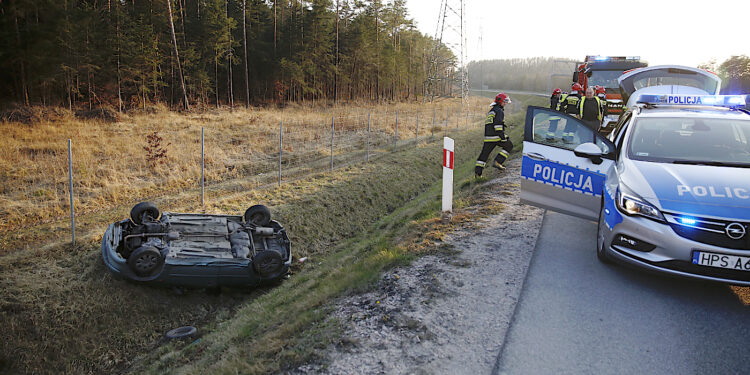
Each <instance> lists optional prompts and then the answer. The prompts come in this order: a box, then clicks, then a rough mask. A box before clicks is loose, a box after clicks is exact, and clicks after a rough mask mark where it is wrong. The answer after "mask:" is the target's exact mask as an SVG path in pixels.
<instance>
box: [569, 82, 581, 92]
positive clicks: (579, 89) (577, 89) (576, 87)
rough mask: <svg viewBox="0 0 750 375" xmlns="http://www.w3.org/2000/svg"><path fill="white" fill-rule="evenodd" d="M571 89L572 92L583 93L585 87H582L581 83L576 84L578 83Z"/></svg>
mask: <svg viewBox="0 0 750 375" xmlns="http://www.w3.org/2000/svg"><path fill="white" fill-rule="evenodd" d="M570 89H571V90H572V91H578V92H581V91H583V86H581V84H580V83H578V82H576V83H574V84H573V87H571V88H570Z"/></svg>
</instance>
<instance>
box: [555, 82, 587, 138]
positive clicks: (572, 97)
mask: <svg viewBox="0 0 750 375" xmlns="http://www.w3.org/2000/svg"><path fill="white" fill-rule="evenodd" d="M582 90H583V86H581V84H580V83H578V82H576V83H574V84H573V86H572V87H571V88H570V94H567V95H563V96H562V97H561V98H560V103H559V104H558V105H557V110H558V111H560V112H562V113H567V114H569V115H571V116H576V117H577V116H578V102H580V101H581V91H582ZM574 135H575V129H574V126H573V125H572V124H571V123H570V122H566V123H565V129H563V134H562V139H563V142H565V143H572V142H573V136H574Z"/></svg>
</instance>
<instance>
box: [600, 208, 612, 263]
mask: <svg viewBox="0 0 750 375" xmlns="http://www.w3.org/2000/svg"><path fill="white" fill-rule="evenodd" d="M604 225H606V223H605V222H604V201H602V208H601V210H599V222H598V224H597V226H596V257H597V259H599V261H600V262H602V263H605V264H611V263H612V260H611V259H609V256H608V255H607V252H606V251H605V249H604V246H605V244H604V232H603V229H604Z"/></svg>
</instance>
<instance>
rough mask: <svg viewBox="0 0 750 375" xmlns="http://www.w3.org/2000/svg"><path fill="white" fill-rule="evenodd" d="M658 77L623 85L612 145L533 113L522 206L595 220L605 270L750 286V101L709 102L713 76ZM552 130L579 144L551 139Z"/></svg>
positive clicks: (576, 124) (547, 114) (713, 98)
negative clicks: (620, 267) (630, 268)
mask: <svg viewBox="0 0 750 375" xmlns="http://www.w3.org/2000/svg"><path fill="white" fill-rule="evenodd" d="M657 68H658V69H654V68H646V70H644V71H643V72H640V74H641V76H640V79H643V80H645V81H647V82H640V83H637V82H636V83H637V84H635V85H634V84H633V81H637V80H638V79H639V78H638V76H639V72H638V71H636V72H633V73H632V74H626V75H624V76H622V77H621V78H620V87H621V91H623V99H624V100H625V101H626V102H627V103H628V110H627V112H626V113H625V114H623V116H622V117H621V118H620V119H619V121H618V123H617V125H616V128H615V130H614V131H613V132H612V133H611V134H610V135H609V137H608V138H604V137H603V136H601V135H600V134H598V132H596V131H595V130H594V129H590V128H588V127H586V126H585V125H584V124H582V123H581V122H580V121H579V120H577V119H575V118H573V117H570V116H566V115H562V114H560V113H557V112H554V111H551V110H549V109H547V108H541V107H529V108H528V112H527V117H526V133H525V139H524V149H523V161H522V177H523V180H522V184H521V200H522V202H524V203H527V204H532V205H535V206H540V207H543V208H547V209H550V210H554V211H558V212H562V213H566V214H570V215H575V216H579V217H583V218H587V219H591V220H598V233H597V249H596V254H597V256H598V258H599V259H600V260H602V261H604V262H608V261H612V260H614V261H619V262H623V263H627V264H630V265H634V266H637V267H642V268H645V269H648V270H652V271H658V272H663V273H667V274H671V275H676V276H685V277H692V278H698V279H703V280H710V281H718V282H724V283H730V284H735V285H743V286H750V233H748V232H749V231H750V112H748V111H747V109H745V108H746V103H745V99H746V97H745V96H717V95H713V94H715V93H716V91H718V87H719V82H718V77H715V75H712V74H709V73H707V72H705V71H698V70H697V69H694V68H686V67H657ZM655 77H656V78H655ZM648 82H657V83H664V82H668V83H671V84H669V85H648V84H647V83H648ZM551 122H563V123H564V124H556V126H555V127H556V128H558V129H562V128H567V129H568V130H572V129H574V130H573V131H574V133H575V134H576V136H575V138H574V139H573V140H572V141H570V140H569V139H566V141H567V142H565V141H563V140H562V139H561V138H560V139H558V138H555V139H552V140H549V139H548V138H547V137H546V136H545V135H546V133H547V129H549V127H550V123H551Z"/></svg>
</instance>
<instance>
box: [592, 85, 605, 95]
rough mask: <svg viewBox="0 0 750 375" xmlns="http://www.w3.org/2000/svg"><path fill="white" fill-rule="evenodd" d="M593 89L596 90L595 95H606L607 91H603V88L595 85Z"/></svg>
mask: <svg viewBox="0 0 750 375" xmlns="http://www.w3.org/2000/svg"><path fill="white" fill-rule="evenodd" d="M594 89H596V94H597V95H598V94H606V93H607V90H605V89H604V86H598V85H597V86H596V87H594Z"/></svg>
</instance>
